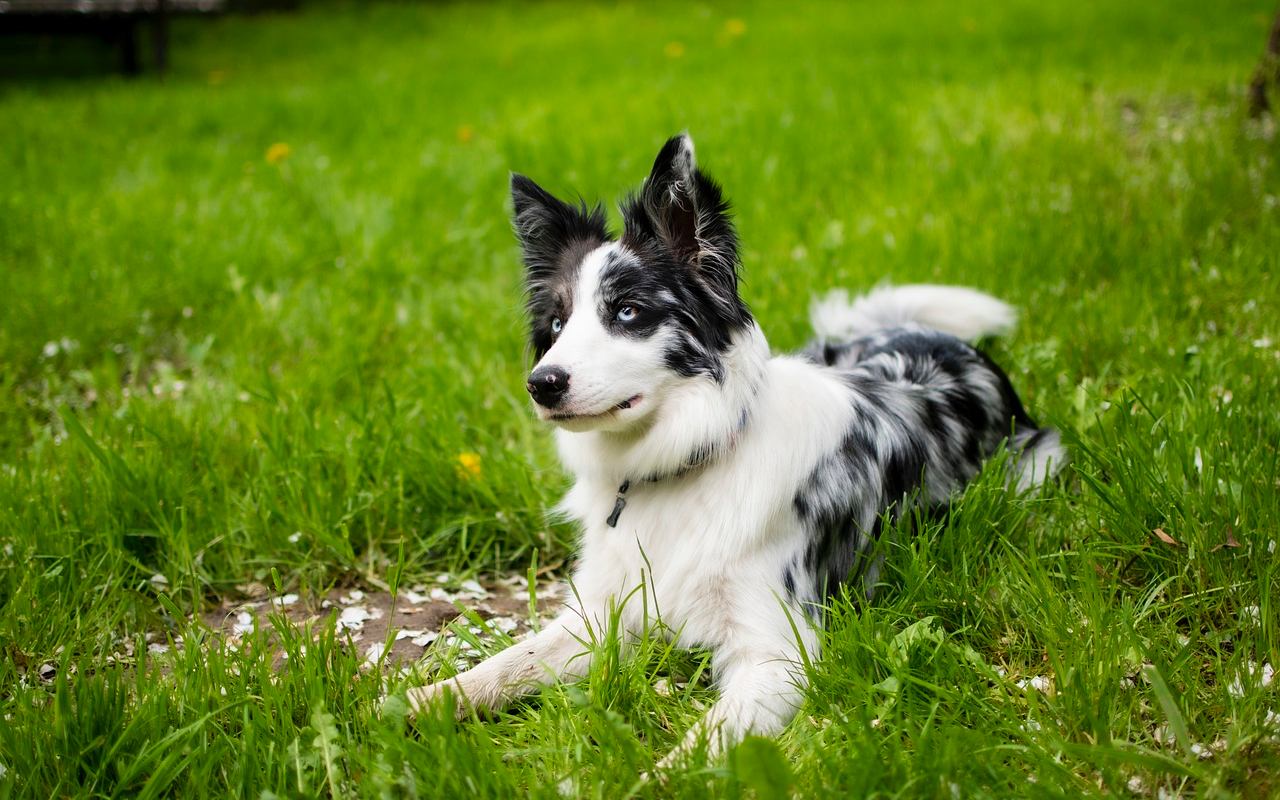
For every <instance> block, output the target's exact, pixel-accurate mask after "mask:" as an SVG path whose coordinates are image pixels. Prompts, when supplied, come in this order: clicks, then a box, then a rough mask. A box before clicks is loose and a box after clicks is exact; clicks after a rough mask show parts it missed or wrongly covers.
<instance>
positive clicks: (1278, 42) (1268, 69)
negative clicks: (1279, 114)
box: [1249, 13, 1280, 117]
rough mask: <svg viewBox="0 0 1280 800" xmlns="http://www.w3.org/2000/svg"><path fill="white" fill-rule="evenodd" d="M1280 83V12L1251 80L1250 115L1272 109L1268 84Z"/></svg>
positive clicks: (1256, 115)
mask: <svg viewBox="0 0 1280 800" xmlns="http://www.w3.org/2000/svg"><path fill="white" fill-rule="evenodd" d="M1268 83H1280V13H1277V14H1276V21H1275V22H1274V23H1272V25H1271V35H1270V36H1268V37H1267V51H1266V52H1265V53H1263V54H1262V63H1260V64H1258V69H1257V71H1256V72H1254V73H1253V80H1252V81H1250V82H1249V115H1250V116H1253V117H1259V116H1262V115H1263V114H1265V113H1267V112H1269V111H1270V110H1271V102H1270V101H1269V100H1268V99H1267V84H1268Z"/></svg>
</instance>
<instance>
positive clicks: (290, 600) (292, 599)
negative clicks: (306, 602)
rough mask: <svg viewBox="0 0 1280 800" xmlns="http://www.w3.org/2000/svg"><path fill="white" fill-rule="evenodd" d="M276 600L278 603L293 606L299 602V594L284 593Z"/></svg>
mask: <svg viewBox="0 0 1280 800" xmlns="http://www.w3.org/2000/svg"><path fill="white" fill-rule="evenodd" d="M275 602H276V605H280V606H291V605H293V604H294V603H296V602H298V596H297V595H296V594H282V595H280V596H279V597H277V598H276V600H275Z"/></svg>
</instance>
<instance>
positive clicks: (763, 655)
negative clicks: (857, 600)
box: [658, 620, 817, 769]
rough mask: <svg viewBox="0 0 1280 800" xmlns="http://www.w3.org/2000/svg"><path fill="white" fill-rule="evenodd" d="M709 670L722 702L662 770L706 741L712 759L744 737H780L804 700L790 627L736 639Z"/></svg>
mask: <svg viewBox="0 0 1280 800" xmlns="http://www.w3.org/2000/svg"><path fill="white" fill-rule="evenodd" d="M798 622H799V624H800V626H801V627H802V629H803V630H802V632H801V636H802V638H803V639H804V642H803V643H802V644H801V645H800V646H803V647H804V648H805V649H806V650H807V651H808V653H809V654H810V655H811V656H812V655H816V652H817V642H816V636H815V635H814V632H813V631H812V629H808V628H807V627H805V626H806V622H805V621H803V620H798ZM739 630H741V629H739ZM712 668H713V671H714V673H715V675H716V683H717V685H718V686H719V688H720V699H719V700H717V701H716V702H715V704H713V705H712V706H711V708H710V709H708V710H707V713H706V715H705V716H704V717H703V718H702V719H701V720H699V721H698V722H697V724H695V725H694V726H693V728H691V729H690V730H689V732H688V734H687V735H686V736H685V738H684V741H682V742H681V743H680V744H679V745H678V746H676V748H675V749H674V750H672V751H671V753H669V754H668V755H667V756H666V757H665V758H663V759H662V761H661V762H660V763H659V764H658V767H659V768H660V769H665V768H667V767H669V766H671V765H673V764H674V763H677V762H678V761H680V760H681V759H682V758H683V757H684V756H686V755H687V754H688V753H689V752H690V751H692V750H694V749H696V748H697V747H698V745H699V744H700V743H702V742H704V741H705V742H706V746H707V756H708V758H715V757H716V756H718V755H719V754H720V753H722V752H723V751H724V750H725V749H727V748H729V747H732V746H733V745H735V744H737V743H738V742H740V741H741V740H742V739H743V737H745V736H747V735H751V734H754V735H757V736H772V735H774V734H776V733H779V732H780V731H781V730H782V729H783V728H785V727H786V725H787V723H788V722H790V721H791V718H792V717H794V716H795V714H796V711H797V710H798V709H799V708H800V703H801V702H802V701H803V699H804V690H805V686H806V685H807V681H806V678H805V674H804V669H803V667H802V666H801V659H800V651H799V649H798V646H797V643H796V641H795V638H794V633H793V631H792V630H791V629H790V628H789V626H788V627H786V628H785V629H784V628H781V627H780V628H778V629H775V630H773V631H768V632H766V631H761V630H759V629H758V628H757V629H756V630H753V631H751V635H750V636H749V637H736V641H731V642H729V643H727V644H726V646H725V647H723V648H722V649H720V650H719V651H717V653H716V655H715V660H714V662H713V664H712Z"/></svg>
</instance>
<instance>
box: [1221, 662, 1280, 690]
mask: <svg viewBox="0 0 1280 800" xmlns="http://www.w3.org/2000/svg"><path fill="white" fill-rule="evenodd" d="M1275 677H1276V671H1275V668H1274V667H1272V666H1271V662H1269V661H1268V662H1266V663H1264V664H1263V665H1262V667H1261V668H1259V667H1258V662H1256V661H1249V662H1246V663H1245V665H1244V669H1243V670H1241V671H1240V673H1239V674H1238V675H1236V677H1235V678H1233V679H1232V680H1231V683H1230V684H1228V686H1227V693H1228V694H1230V695H1231V696H1232V697H1244V693H1245V684H1246V683H1253V681H1254V679H1255V678H1256V679H1257V682H1258V685H1259V686H1261V687H1262V688H1264V689H1265V688H1266V687H1268V686H1270V685H1271V682H1272V681H1273V680H1275Z"/></svg>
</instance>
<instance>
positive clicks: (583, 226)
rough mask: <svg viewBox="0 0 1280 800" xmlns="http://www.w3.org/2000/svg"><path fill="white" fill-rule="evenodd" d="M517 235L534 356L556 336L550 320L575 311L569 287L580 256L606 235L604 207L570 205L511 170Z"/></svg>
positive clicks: (580, 263) (584, 204)
mask: <svg viewBox="0 0 1280 800" xmlns="http://www.w3.org/2000/svg"><path fill="white" fill-rule="evenodd" d="M511 199H512V202H513V203H514V205H515V217H514V223H515V229H516V236H517V237H519V239H520V245H521V248H522V250H523V254H524V264H525V270H526V271H525V285H526V288H527V299H526V310H527V311H528V314H529V340H530V344H531V345H532V347H533V352H534V360H535V361H536V360H537V359H540V358H542V356H543V354H545V353H546V352H547V351H548V350H550V349H551V345H552V343H553V342H554V341H555V334H554V333H553V331H552V324H551V323H552V320H553V319H554V318H556V317H559V318H560V319H561V320H562V321H563V320H567V319H568V318H569V315H570V314H572V313H573V287H574V284H575V283H576V282H577V278H578V269H579V267H580V266H581V265H582V260H583V259H584V258H585V257H586V255H587V254H588V253H590V252H591V251H592V250H595V249H596V248H598V247H600V246H601V245H603V244H604V243H605V242H607V241H609V238H610V236H609V229H608V225H607V224H606V222H605V216H604V208H603V207H602V206H600V205H599V204H597V205H595V206H594V207H592V208H590V209H588V208H587V204H586V203H585V202H579V203H578V205H570V204H568V203H565V202H563V201H562V200H559V199H557V198H556V197H554V196H553V195H552V194H551V193H550V192H548V191H547V190H545V189H543V188H542V187H541V186H539V185H538V184H536V183H534V182H533V181H531V180H529V179H528V178H526V177H525V176H523V175H512V176H511Z"/></svg>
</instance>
